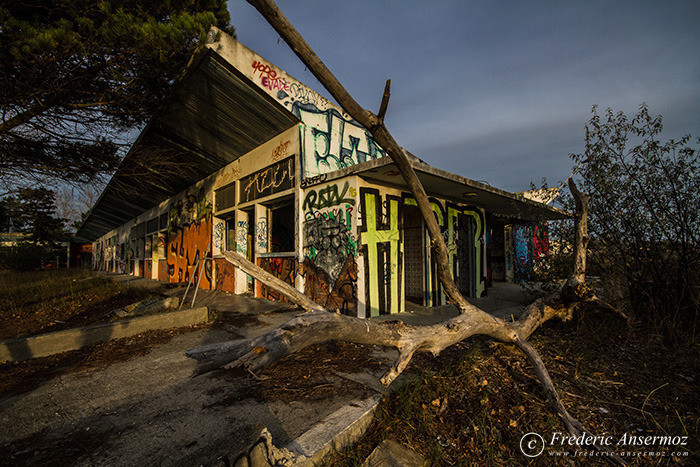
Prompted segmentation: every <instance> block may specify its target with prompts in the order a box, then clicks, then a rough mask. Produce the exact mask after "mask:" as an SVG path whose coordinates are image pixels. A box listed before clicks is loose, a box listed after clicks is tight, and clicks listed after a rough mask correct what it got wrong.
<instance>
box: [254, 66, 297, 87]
mask: <svg viewBox="0 0 700 467" xmlns="http://www.w3.org/2000/svg"><path fill="white" fill-rule="evenodd" d="M252 67H253V70H255V71H254V72H253V74H255V73H256V72H257V73H259V76H260V82H261V83H262V85H263V86H264V87H266V88H268V89H269V90H271V91H274V90H282V91H287V92H288V91H289V83H288V82H287V80H285V79H284V78H282V77H281V76H277V72H276V71H275V70H273V69H272V68H271V67H270V65H266V64H264V63H261V62H259V61H257V60H255V61H254V62H253V64H252Z"/></svg>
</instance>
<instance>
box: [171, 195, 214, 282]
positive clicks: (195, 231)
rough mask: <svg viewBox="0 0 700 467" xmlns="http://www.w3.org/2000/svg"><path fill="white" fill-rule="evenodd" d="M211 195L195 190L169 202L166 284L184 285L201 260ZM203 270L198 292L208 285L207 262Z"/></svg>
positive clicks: (209, 225)
mask: <svg viewBox="0 0 700 467" xmlns="http://www.w3.org/2000/svg"><path fill="white" fill-rule="evenodd" d="M211 206H212V204H211V192H210V191H209V190H207V189H205V188H199V189H197V190H196V191H195V190H193V192H192V193H188V194H185V196H183V197H182V198H180V199H178V200H176V201H173V202H172V203H171V205H170V209H169V210H168V236H167V238H168V241H167V246H166V250H167V251H166V261H167V268H168V280H169V281H170V282H187V281H189V279H190V275H191V274H194V273H195V270H194V266H195V263H196V262H197V260H198V259H199V258H200V257H204V255H205V252H206V250H207V247H208V246H210V241H211V238H212V215H211V214H212V208H211ZM207 264H208V265H209V267H208V268H205V271H204V272H205V273H204V274H203V277H202V282H201V283H200V287H201V288H205V289H210V288H211V285H212V272H211V262H209V261H207Z"/></svg>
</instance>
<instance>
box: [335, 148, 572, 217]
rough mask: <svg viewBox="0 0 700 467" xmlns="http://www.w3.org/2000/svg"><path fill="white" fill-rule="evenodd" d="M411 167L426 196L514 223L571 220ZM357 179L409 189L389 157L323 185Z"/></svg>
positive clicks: (493, 191) (442, 174) (457, 178)
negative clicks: (355, 177)
mask: <svg viewBox="0 0 700 467" xmlns="http://www.w3.org/2000/svg"><path fill="white" fill-rule="evenodd" d="M409 156H410V157H409V161H410V162H411V166H412V167H413V169H414V170H415V171H416V175H418V179H419V180H420V181H421V183H422V184H423V187H424V188H425V191H426V193H427V194H428V196H434V197H437V198H444V199H447V200H450V201H454V202H459V203H462V204H473V205H475V206H479V207H482V208H484V209H485V210H486V212H487V213H490V214H492V215H495V216H499V217H503V218H507V219H511V220H514V221H535V222H539V221H544V220H561V219H569V218H571V217H572V216H571V214H570V213H568V212H566V211H563V210H561V209H558V208H555V207H553V206H548V205H546V204H544V203H539V202H537V201H533V200H530V199H527V198H524V197H523V196H521V195H517V194H515V193H510V192H508V191H505V190H501V189H498V188H494V187H492V186H489V185H486V184H484V183H480V182H477V181H474V180H471V179H468V178H465V177H462V176H459V175H456V174H453V173H450V172H447V171H445V170H440V169H437V168H435V167H432V166H430V165H428V164H426V163H424V162H421V161H420V159H418V158H416V157H415V156H412V155H410V154H409ZM348 175H358V176H360V177H362V178H364V179H366V180H370V181H375V182H378V183H381V184H383V185H388V186H394V187H397V188H400V189H404V190H406V189H408V187H407V186H406V182H405V181H404V179H403V177H402V176H401V174H400V173H399V171H398V168H397V167H396V164H394V163H393V161H392V160H391V158H390V157H389V156H386V157H382V158H381V159H374V160H371V161H367V162H364V163H361V164H358V165H355V166H352V167H347V168H344V169H341V170H338V171H335V172H331V173H329V174H327V176H326V177H324V181H325V182H328V181H331V180H335V179H339V178H342V177H346V176H348Z"/></svg>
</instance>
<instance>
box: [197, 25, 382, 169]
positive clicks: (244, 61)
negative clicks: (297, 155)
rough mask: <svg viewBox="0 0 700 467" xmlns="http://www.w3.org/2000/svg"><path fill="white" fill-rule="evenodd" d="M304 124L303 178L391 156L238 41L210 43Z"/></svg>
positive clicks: (226, 39)
mask: <svg viewBox="0 0 700 467" xmlns="http://www.w3.org/2000/svg"><path fill="white" fill-rule="evenodd" d="M208 46H209V47H211V48H213V49H214V50H216V51H217V53H219V54H221V56H223V57H224V58H226V59H227V60H228V61H229V62H230V63H232V64H233V65H234V66H235V67H236V68H237V69H238V70H239V71H241V72H242V73H243V74H245V75H246V76H247V77H248V78H249V79H250V80H251V81H253V82H254V83H255V84H257V85H258V86H259V87H260V89H262V90H263V91H264V92H266V93H267V94H269V95H270V96H271V97H272V98H274V99H275V100H276V101H277V102H279V103H280V104H281V105H283V106H284V107H285V108H286V109H287V110H289V111H290V112H292V113H293V114H294V115H296V116H297V117H298V118H299V119H300V120H301V121H302V122H303V123H304V124H303V125H302V128H301V130H300V133H301V134H300V137H301V144H302V166H303V167H302V170H303V172H302V175H303V176H302V178H306V177H313V176H315V175H319V174H323V173H327V172H331V171H334V170H338V169H341V168H343V167H348V166H351V165H354V164H358V163H361V162H364V161H367V160H371V159H376V158H379V157H383V156H385V155H386V153H385V152H384V150H382V149H381V148H380V147H379V146H378V145H377V143H376V142H374V140H373V139H372V138H371V136H370V134H369V132H368V131H366V130H365V129H364V128H363V127H362V126H361V125H359V124H358V123H357V122H356V121H354V120H353V119H352V118H351V117H350V116H349V115H348V114H347V113H345V112H344V111H343V110H342V109H341V108H339V107H338V106H336V105H335V104H333V103H331V102H329V101H328V99H326V98H325V97H323V96H321V95H320V94H318V93H317V92H315V91H314V90H312V89H310V88H308V87H306V86H304V85H303V84H302V83H301V82H299V81H298V80H296V79H295V78H293V77H292V76H290V75H288V74H287V73H286V72H285V71H284V70H282V69H280V68H278V67H276V66H275V65H273V64H272V63H270V62H268V61H267V60H265V59H264V58H262V57H261V56H260V55H258V54H256V53H255V52H253V51H252V50H250V49H248V48H247V47H245V46H244V45H242V44H241V43H239V42H238V41H236V40H235V39H232V38H230V37H228V36H226V35H223V34H222V35H221V37H220V41H219V42H214V43H211V44H208Z"/></svg>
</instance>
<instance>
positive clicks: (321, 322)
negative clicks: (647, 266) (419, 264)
mask: <svg viewBox="0 0 700 467" xmlns="http://www.w3.org/2000/svg"><path fill="white" fill-rule="evenodd" d="M249 3H250V4H251V5H253V6H254V7H255V8H256V9H257V10H258V11H259V12H260V13H261V14H262V15H263V16H264V17H265V19H266V20H267V21H268V23H270V25H272V27H273V28H274V29H275V30H276V31H277V33H278V34H280V36H281V37H282V38H283V39H284V40H285V41H286V42H287V44H288V45H289V46H290V47H291V48H292V50H293V51H294V52H295V53H296V54H297V56H298V57H299V58H300V59H301V60H302V62H303V63H304V64H305V65H306V66H307V67H308V69H309V70H310V71H311V72H312V73H313V74H314V75H315V76H316V78H317V79H318V80H319V81H320V82H321V83H322V84H323V85H324V86H325V87H326V89H327V90H328V91H329V92H330V93H331V95H332V96H333V97H334V98H335V99H336V101H337V102H338V103H339V104H340V105H341V106H342V107H343V109H345V111H347V112H348V114H349V115H350V116H352V117H353V118H354V119H355V120H356V121H358V122H359V123H360V124H362V125H363V126H364V127H365V128H367V129H368V131H369V132H370V133H371V134H372V136H373V138H374V139H375V141H376V142H377V143H379V145H380V146H381V147H382V148H384V149H385V150H386V152H387V154H388V155H389V157H391V159H392V160H393V161H394V163H395V164H396V166H397V167H398V169H399V171H400V172H401V174H402V175H403V177H404V179H405V181H406V184H407V185H408V187H409V189H410V190H411V192H412V193H413V195H414V198H415V199H416V201H417V204H418V207H419V208H420V210H421V213H422V214H423V218H424V220H425V222H426V226H427V229H428V232H429V235H430V239H431V246H432V248H433V255H434V257H435V258H436V259H437V266H438V267H437V270H438V276H439V279H440V282H441V284H442V285H443V288H444V290H445V293H446V295H447V296H448V298H449V300H450V301H451V302H452V303H453V304H455V305H456V306H457V307H458V309H459V311H460V315H458V316H456V317H455V318H452V319H450V320H448V321H445V322H443V323H439V324H433V325H429V326H410V325H406V324H404V323H401V322H376V321H372V320H367V319H361V318H355V317H350V316H344V315H340V314H336V313H332V312H329V311H327V310H325V309H324V308H322V307H320V306H319V305H317V304H316V303H314V302H313V301H311V300H310V299H308V298H307V297H305V296H304V295H303V294H301V293H300V292H298V291H297V290H296V289H294V288H293V287H291V286H289V285H288V284H286V283H284V282H283V281H281V280H279V279H277V278H276V277H274V276H272V275H271V274H268V273H267V272H266V271H264V270H262V269H261V268H259V267H258V266H256V265H254V264H253V263H251V262H249V261H247V260H246V259H245V258H244V257H242V256H241V255H238V254H236V253H232V252H226V253H224V255H225V257H226V259H227V260H229V261H230V262H232V263H233V264H235V265H236V266H237V267H239V268H241V269H242V270H243V271H244V272H245V273H247V274H249V275H251V276H253V277H254V278H255V279H257V280H260V281H262V282H263V283H265V285H267V286H269V287H271V288H273V289H275V290H277V291H278V292H280V293H281V294H283V295H285V296H286V297H287V298H289V299H290V300H291V301H292V302H293V303H295V304H297V305H298V306H300V307H302V308H304V309H305V310H307V312H306V313H303V314H301V315H299V316H297V317H296V318H294V319H292V320H290V321H288V322H287V323H285V324H283V325H281V326H279V327H278V328H276V329H274V330H272V331H269V332H268V333H266V334H263V335H261V336H258V337H255V338H251V339H243V340H237V341H231V342H225V343H219V344H212V345H208V346H203V347H199V348H197V349H192V350H189V351H187V355H188V356H189V357H192V358H195V359H197V360H198V361H199V362H200V363H201V366H200V372H204V371H209V370H212V369H215V368H219V367H234V366H243V367H245V368H247V369H249V370H251V371H255V370H257V369H261V368H265V367H267V366H269V365H271V364H272V363H274V362H275V361H277V360H279V359H280V358H282V357H284V356H285V355H289V354H291V353H294V352H297V351H299V350H301V349H303V348H305V347H308V346H310V345H314V344H317V343H321V342H325V341H329V340H343V341H348V342H355V343H360V344H374V345H382V346H387V347H394V348H396V349H397V350H398V351H399V357H398V359H397V360H396V362H395V363H394V364H393V365H392V367H391V368H389V369H388V371H387V372H386V373H385V374H384V375H383V377H382V378H381V382H382V384H384V385H389V384H390V383H391V382H392V381H393V380H394V379H395V378H396V377H397V376H398V375H399V374H400V373H401V372H402V371H403V370H404V369H405V368H406V366H407V365H408V363H409V362H410V361H411V358H412V356H413V354H414V353H415V352H431V353H432V354H435V355H437V354H439V353H440V352H441V351H442V350H443V349H445V348H446V347H449V346H451V345H453V344H455V343H457V342H460V341H462V340H464V339H467V338H469V337H471V336H474V335H486V336H489V337H492V338H494V339H497V340H499V341H501V342H504V343H509V344H513V345H516V346H517V347H518V348H520V349H521V350H522V351H523V352H524V353H525V355H526V356H527V357H528V359H529V361H530V362H531V363H532V365H533V367H534V369H535V372H536V374H537V376H538V379H539V381H540V383H541V385H542V388H543V389H544V391H545V393H546V394H547V397H548V398H549V400H550V401H551V403H552V405H553V408H554V410H555V411H556V412H557V413H558V414H559V416H560V417H561V418H562V420H563V422H564V424H565V426H566V428H567V431H569V433H570V434H572V435H575V436H579V435H580V434H581V433H582V431H583V429H582V427H581V425H580V424H579V423H578V422H577V421H576V420H574V419H573V417H571V415H569V413H568V412H567V410H566V408H565V407H564V405H563V403H562V401H561V399H560V397H559V394H558V392H557V390H556V388H555V386H554V384H553V382H552V380H551V378H550V376H549V374H548V372H547V369H546V367H545V365H544V363H543V361H542V358H541V357H540V355H539V353H538V352H537V351H536V349H535V348H534V347H532V346H531V345H530V344H529V343H527V342H526V339H527V338H528V337H529V336H530V335H531V334H532V333H533V332H534V331H535V329H537V327H539V326H540V325H542V324H543V323H544V322H546V321H548V320H550V319H553V318H558V319H563V320H566V319H569V318H570V317H571V316H572V314H573V312H574V310H575V309H576V308H577V307H578V306H579V305H580V304H582V303H586V302H588V303H593V304H597V305H600V304H602V302H601V301H600V300H599V299H598V298H597V297H595V295H594V294H593V293H592V289H590V288H586V286H585V256H586V244H587V231H586V214H587V196H586V195H584V194H583V193H581V192H580V191H579V190H577V189H576V187H575V184H574V183H573V181H570V187H571V191H572V193H573V195H574V197H575V198H576V200H577V201H576V217H575V221H576V228H577V237H576V242H575V255H576V260H575V267H574V271H573V274H572V276H571V277H570V278H569V280H568V281H567V283H566V285H565V286H564V288H563V289H562V293H561V294H560V297H558V298H556V299H551V300H548V301H544V300H538V301H536V302H535V303H533V304H531V305H530V306H528V307H527V308H526V310H525V311H524V313H523V315H522V316H521V317H520V318H519V319H518V320H517V321H515V322H512V323H511V322H506V321H503V320H501V319H499V318H496V317H494V316H491V315H489V314H488V313H486V312H484V311H483V310H481V309H479V308H478V307H476V306H474V305H472V304H470V303H469V302H468V301H467V300H466V299H465V298H464V297H463V296H462V295H461V293H460V292H459V290H458V288H457V286H456V284H455V282H454V280H453V278H452V275H451V273H450V270H449V267H448V259H447V248H446V245H445V242H444V239H443V237H442V235H441V233H440V228H439V226H438V224H437V221H436V219H435V216H434V215H433V211H432V208H431V207H430V202H429V200H428V196H427V194H426V192H425V190H424V188H423V186H422V184H421V182H420V180H419V179H418V177H417V175H416V173H415V171H414V170H413V167H412V166H411V164H410V162H409V160H408V158H407V157H406V154H405V152H404V150H403V149H402V148H401V147H400V146H399V145H398V144H397V143H396V141H395V140H394V138H393V137H392V136H391V133H389V131H388V130H387V129H386V127H385V126H384V122H383V116H384V113H385V112H386V108H387V105H388V101H389V82H388V81H387V86H386V88H385V91H384V95H383V98H382V103H381V106H380V110H379V115H380V116H377V115H374V114H373V113H372V112H370V111H368V110H366V109H364V108H362V107H361V106H360V105H359V104H358V103H357V102H355V100H354V99H353V98H352V97H351V96H350V94H349V93H348V92H347V91H346V90H345V89H344V88H343V86H342V85H341V84H340V82H339V81H338V80H337V79H336V78H335V76H334V75H333V74H332V73H331V72H330V71H329V70H328V69H327V68H326V67H325V65H324V64H323V62H322V61H321V60H320V59H319V58H318V56H316V54H315V53H314V52H313V50H312V49H311V47H309V45H308V44H307V43H306V42H305V41H304V39H303V38H302V37H301V36H300V35H299V33H298V32H297V31H296V30H295V29H294V27H293V26H292V25H291V24H290V23H289V21H288V20H287V18H286V17H284V15H283V14H282V13H281V12H280V11H279V9H278V8H277V6H276V5H275V4H274V2H272V1H270V0H249ZM582 291H583V292H585V293H582ZM609 308H610V309H612V307H609Z"/></svg>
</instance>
